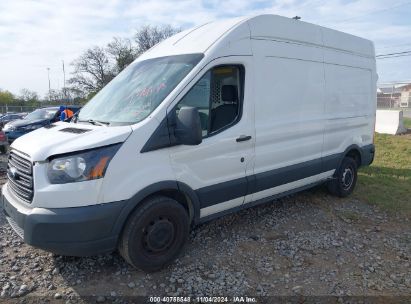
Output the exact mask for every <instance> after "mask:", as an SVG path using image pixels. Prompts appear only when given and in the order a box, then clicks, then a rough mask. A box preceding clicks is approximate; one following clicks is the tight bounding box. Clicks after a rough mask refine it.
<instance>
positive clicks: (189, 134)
mask: <svg viewBox="0 0 411 304" xmlns="http://www.w3.org/2000/svg"><path fill="white" fill-rule="evenodd" d="M174 135H175V137H176V138H177V141H178V143H180V144H183V145H189V146H195V145H199V144H200V143H201V142H202V141H203V135H202V130H201V121H200V115H199V114H198V109H197V108H194V107H182V108H181V109H180V111H179V112H178V116H177V119H176V128H175V130H174Z"/></svg>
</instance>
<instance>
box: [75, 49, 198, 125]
mask: <svg viewBox="0 0 411 304" xmlns="http://www.w3.org/2000/svg"><path fill="white" fill-rule="evenodd" d="M202 58H203V54H189V55H177V56H167V57H160V58H155V59H148V60H144V61H140V62H135V63H132V64H131V65H129V66H128V67H127V68H126V69H124V71H122V72H121V73H120V74H119V75H118V76H117V77H115V78H114V79H113V80H112V81H111V82H110V83H109V84H108V85H106V86H105V87H104V88H103V89H102V90H101V91H100V92H99V93H98V94H97V95H96V96H94V97H93V98H92V99H91V100H90V101H89V102H88V103H87V104H86V105H85V106H84V107H83V109H82V110H81V111H80V113H79V116H78V121H79V122H82V121H95V122H100V123H107V124H111V125H126V124H135V123H137V122H139V121H141V120H143V119H144V118H146V117H147V116H148V115H150V113H152V112H153V111H154V110H155V109H156V108H157V107H158V105H159V104H160V103H161V102H162V101H163V100H164V98H166V97H167V95H168V94H170V92H171V91H172V90H173V89H174V88H175V87H176V86H177V85H178V83H179V82H180V81H181V80H182V79H183V78H184V77H185V76H187V74H188V73H189V72H190V71H191V70H192V69H193V67H194V66H195V65H196V64H197V63H198V62H199V61H200V60H201V59H202Z"/></svg>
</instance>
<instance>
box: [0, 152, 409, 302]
mask: <svg viewBox="0 0 411 304" xmlns="http://www.w3.org/2000/svg"><path fill="white" fill-rule="evenodd" d="M4 172H5V157H4V156H0V183H4V181H5V176H4ZM410 259H411V223H410V220H409V219H407V218H405V217H402V216H392V215H387V214H385V213H384V212H381V211H379V210H377V209H375V208H374V207H372V206H369V205H367V204H365V203H363V202H361V201H357V200H354V199H352V198H347V199H336V198H334V197H331V196H329V195H328V194H327V193H326V191H325V190H324V189H323V187H319V188H315V189H312V190H310V191H306V192H303V193H301V194H298V195H294V196H290V197H287V198H284V199H281V200H278V201H275V202H273V203H270V204H266V205H263V206H259V207H255V208H251V209H248V210H244V211H241V212H239V213H237V214H233V215H229V216H225V217H223V218H220V219H217V220H215V221H212V222H209V223H206V224H203V225H201V226H199V227H197V228H195V230H194V231H192V233H191V236H190V239H189V242H188V245H187V246H186V248H185V250H184V252H183V253H182V255H181V256H180V257H179V259H178V260H177V261H176V262H175V263H174V264H172V265H170V266H169V267H167V268H166V269H164V270H162V271H160V272H156V273H152V274H146V273H144V272H142V271H140V270H136V269H133V268H132V267H130V266H128V265H127V264H126V263H125V262H124V261H123V260H122V258H121V257H120V256H119V255H118V254H117V253H112V254H107V255H101V256H95V257H89V258H74V257H62V256H57V255H53V254H50V253H48V252H45V251H42V250H39V249H35V248H32V247H30V246H27V245H25V244H24V243H23V242H22V241H21V240H20V239H19V238H18V237H17V235H16V234H15V233H14V232H13V231H12V229H11V228H10V227H9V226H8V225H7V223H6V221H5V219H4V215H3V213H2V212H0V302H1V301H2V300H3V301H17V302H18V301H21V300H22V299H23V300H24V301H25V302H43V300H44V299H45V298H46V297H47V299H48V300H51V301H53V302H54V301H57V302H61V303H71V302H89V301H90V300H91V301H93V302H95V301H97V302H124V301H126V300H125V299H126V297H128V296H138V295H142V296H190V295H191V296H235V295H238V296H245V295H248V296H266V295H271V296H291V295H294V296H298V297H305V296H325V295H328V296H329V295H332V296H337V297H340V296H382V295H384V296H405V297H408V298H406V301H408V300H410V301H411V267H410V263H411V260H410ZM91 297H92V298H91ZM336 299H337V298H336ZM342 299H343V298H339V300H340V301H342ZM394 302H395V301H394ZM19 303H20V302H19Z"/></svg>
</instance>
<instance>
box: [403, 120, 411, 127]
mask: <svg viewBox="0 0 411 304" xmlns="http://www.w3.org/2000/svg"><path fill="white" fill-rule="evenodd" d="M404 126H405V127H406V128H408V129H411V118H407V117H404Z"/></svg>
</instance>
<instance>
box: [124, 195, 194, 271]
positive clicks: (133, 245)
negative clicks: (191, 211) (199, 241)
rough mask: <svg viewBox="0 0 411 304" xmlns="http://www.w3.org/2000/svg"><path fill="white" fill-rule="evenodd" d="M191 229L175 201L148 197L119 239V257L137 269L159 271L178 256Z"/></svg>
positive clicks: (161, 197) (130, 219)
mask: <svg viewBox="0 0 411 304" xmlns="http://www.w3.org/2000/svg"><path fill="white" fill-rule="evenodd" d="M189 226H190V221H189V217H188V214H187V211H186V210H185V208H184V207H183V206H182V205H181V204H179V203H178V202H177V201H176V200H174V199H171V198H168V197H165V196H155V197H152V198H149V199H147V200H146V201H144V202H143V203H142V205H141V206H140V207H138V208H137V209H136V210H135V211H134V212H133V213H132V214H131V216H130V218H129V219H128V221H127V223H126V226H125V228H124V231H123V233H122V235H121V239H120V244H119V251H120V254H121V256H122V257H123V258H124V259H125V260H126V261H127V262H128V263H130V264H131V265H133V266H134V267H136V268H140V269H142V270H144V271H150V272H151V271H156V270H159V269H161V268H162V267H164V266H165V265H167V264H169V263H171V262H172V261H173V260H174V259H175V258H176V257H177V256H178V254H179V253H180V251H181V249H182V248H183V246H184V244H185V242H186V240H187V237H188V234H189Z"/></svg>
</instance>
